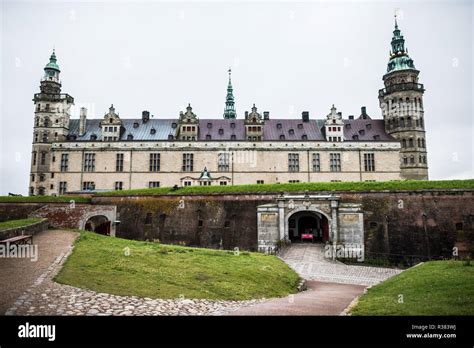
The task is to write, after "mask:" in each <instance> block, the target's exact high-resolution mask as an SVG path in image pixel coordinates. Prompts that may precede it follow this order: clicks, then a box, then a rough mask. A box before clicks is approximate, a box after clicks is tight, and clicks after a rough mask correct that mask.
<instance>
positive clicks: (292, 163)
mask: <svg viewBox="0 0 474 348" xmlns="http://www.w3.org/2000/svg"><path fill="white" fill-rule="evenodd" d="M288 171H289V172H299V171H300V155H299V154H297V153H289V154H288Z"/></svg>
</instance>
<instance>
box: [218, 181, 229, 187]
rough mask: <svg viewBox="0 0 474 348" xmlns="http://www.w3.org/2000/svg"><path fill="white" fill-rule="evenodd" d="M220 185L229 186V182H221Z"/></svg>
mask: <svg viewBox="0 0 474 348" xmlns="http://www.w3.org/2000/svg"><path fill="white" fill-rule="evenodd" d="M219 185H221V186H227V181H221V182H220V183H219Z"/></svg>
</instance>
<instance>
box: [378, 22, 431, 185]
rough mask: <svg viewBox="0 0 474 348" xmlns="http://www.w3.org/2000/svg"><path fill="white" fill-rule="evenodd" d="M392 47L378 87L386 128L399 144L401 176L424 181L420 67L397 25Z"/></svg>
mask: <svg viewBox="0 0 474 348" xmlns="http://www.w3.org/2000/svg"><path fill="white" fill-rule="evenodd" d="M391 46H392V50H391V51H390V59H389V62H388V66H387V73H386V74H385V75H384V76H383V82H384V85H385V88H383V89H381V90H379V102H380V108H381V109H382V115H383V118H384V120H385V130H386V131H387V133H388V134H390V135H392V136H393V137H394V138H396V139H398V140H399V141H400V144H401V150H400V169H401V175H402V177H403V178H404V179H412V180H427V179H428V162H427V150H426V138H425V120H424V111H423V93H424V91H425V89H424V86H423V85H422V84H420V83H418V74H419V73H420V72H419V70H417V69H416V68H415V65H414V63H413V59H411V58H410V57H409V55H408V50H407V49H406V48H405V39H404V38H403V35H402V34H401V32H400V29H399V28H398V23H397V19H396V18H395V30H394V31H393V37H392V42H391Z"/></svg>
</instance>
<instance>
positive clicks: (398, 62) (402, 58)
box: [387, 15, 415, 73]
mask: <svg viewBox="0 0 474 348" xmlns="http://www.w3.org/2000/svg"><path fill="white" fill-rule="evenodd" d="M391 45H392V50H391V51H390V60H389V62H388V65H387V73H389V72H392V71H396V70H407V69H415V64H414V63H413V59H411V58H410V57H409V56H408V50H407V49H405V39H404V38H403V35H402V34H401V32H400V29H398V23H397V16H396V15H395V30H394V31H393V37H392V42H391Z"/></svg>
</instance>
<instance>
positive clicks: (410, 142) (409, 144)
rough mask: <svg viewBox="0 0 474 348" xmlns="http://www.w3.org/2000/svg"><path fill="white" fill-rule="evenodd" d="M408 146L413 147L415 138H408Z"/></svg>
mask: <svg viewBox="0 0 474 348" xmlns="http://www.w3.org/2000/svg"><path fill="white" fill-rule="evenodd" d="M408 147H413V138H410V139H409V140H408Z"/></svg>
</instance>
